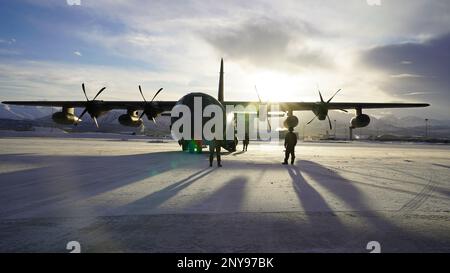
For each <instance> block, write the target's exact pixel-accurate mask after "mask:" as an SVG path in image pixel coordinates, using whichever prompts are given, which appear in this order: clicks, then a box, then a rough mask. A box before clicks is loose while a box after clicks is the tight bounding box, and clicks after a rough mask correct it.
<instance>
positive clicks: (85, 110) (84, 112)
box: [78, 108, 87, 119]
mask: <svg viewBox="0 0 450 273" xmlns="http://www.w3.org/2000/svg"><path fill="white" fill-rule="evenodd" d="M86 112H87V108H84V111H83V112H82V113H81V115H80V116H79V117H78V118H79V119H81V118H82V117H83V116H84V114H86Z"/></svg>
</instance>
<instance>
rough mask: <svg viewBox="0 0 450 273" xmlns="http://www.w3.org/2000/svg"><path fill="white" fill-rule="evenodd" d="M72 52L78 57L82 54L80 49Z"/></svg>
mask: <svg viewBox="0 0 450 273" xmlns="http://www.w3.org/2000/svg"><path fill="white" fill-rule="evenodd" d="M73 54H75V55H77V56H79V57H81V56H83V55H82V54H81V52H80V51H74V52H73Z"/></svg>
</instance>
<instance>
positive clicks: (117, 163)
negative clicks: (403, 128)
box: [0, 137, 450, 252]
mask: <svg viewBox="0 0 450 273" xmlns="http://www.w3.org/2000/svg"><path fill="white" fill-rule="evenodd" d="M125 140H127V141H125ZM239 147H240V146H239ZM179 150H180V149H179V147H178V145H177V144H176V143H175V142H172V141H166V142H164V143H158V142H155V141H150V140H148V139H145V138H133V137H130V138H129V139H128V138H126V137H120V138H117V137H108V138H103V139H102V138H73V139H72V138H71V139H69V138H39V137H24V138H18V137H13V138H9V137H3V138H0V237H1V238H2V240H0V251H2V252H5V251H38V252H41V251H56V252H65V251H66V250H65V246H66V243H67V242H69V241H73V240H75V241H79V242H80V243H81V246H82V251H94V252H95V251H118V252H126V251H138V252H147V251H149V252H173V251H177V252H186V251H194V252H203V251H207V252H210V251H213V252H272V251H273V252H368V251H367V250H366V249H365V248H366V244H367V243H368V242H369V241H373V240H375V241H378V242H380V244H381V251H382V252H383V251H384V252H398V251H408V252H409V251H413V252H430V251H439V252H449V251H450V179H449V177H450V153H449V152H450V146H445V145H410V144H372V143H358V142H354V143H300V144H299V145H298V146H297V161H296V164H295V165H293V166H291V165H289V166H283V165H281V164H280V163H281V161H282V158H283V148H282V146H281V145H278V144H268V143H251V144H250V146H249V150H248V152H245V153H242V152H236V153H232V154H228V153H224V154H223V156H222V158H223V168H217V167H216V166H214V167H213V168H210V167H208V155H207V154H202V155H198V154H187V153H183V152H180V151H179Z"/></svg>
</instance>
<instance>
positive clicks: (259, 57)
mask: <svg viewBox="0 0 450 273" xmlns="http://www.w3.org/2000/svg"><path fill="white" fill-rule="evenodd" d="M319 33H320V32H319V30H317V29H315V28H313V27H312V26H311V25H309V24H307V23H305V22H302V21H299V22H292V21H278V20H273V19H270V18H267V17H263V18H253V19H250V20H247V21H244V22H242V23H240V24H237V25H234V26H225V27H214V28H212V29H209V30H207V31H204V32H203V33H202V37H203V38H204V39H205V40H206V41H207V42H208V43H209V44H210V45H211V46H212V47H213V48H214V49H215V50H216V51H217V52H218V53H219V54H220V55H224V56H225V57H228V58H230V59H232V60H235V61H243V62H246V63H248V64H251V65H254V66H258V67H264V68H270V69H281V70H285V71H290V70H294V71H298V70H300V69H302V68H307V67H312V66H313V67H314V66H319V67H324V66H328V65H330V59H329V58H328V56H325V53H324V52H323V51H321V50H320V49H318V48H317V47H311V46H309V45H308V37H314V36H317V35H318V34H319Z"/></svg>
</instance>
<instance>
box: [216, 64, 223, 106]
mask: <svg viewBox="0 0 450 273" xmlns="http://www.w3.org/2000/svg"><path fill="white" fill-rule="evenodd" d="M217 99H218V100H219V102H221V103H222V102H223V58H222V59H220V76H219V92H218V95H217Z"/></svg>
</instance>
